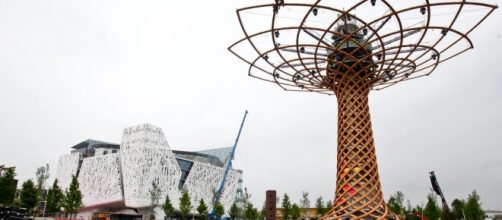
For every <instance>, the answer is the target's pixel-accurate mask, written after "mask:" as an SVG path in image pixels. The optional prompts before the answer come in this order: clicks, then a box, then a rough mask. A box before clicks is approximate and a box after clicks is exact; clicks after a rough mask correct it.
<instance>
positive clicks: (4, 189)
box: [0, 167, 17, 205]
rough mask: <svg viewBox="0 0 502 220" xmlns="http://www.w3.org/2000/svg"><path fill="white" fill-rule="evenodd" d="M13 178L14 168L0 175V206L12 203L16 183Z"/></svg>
mask: <svg viewBox="0 0 502 220" xmlns="http://www.w3.org/2000/svg"><path fill="white" fill-rule="evenodd" d="M0 172H2V171H0ZM15 176H16V171H15V168H14V167H9V168H7V169H4V170H3V172H2V173H0V205H10V204H12V203H13V202H14V198H15V196H16V187H17V186H16V185H17V181H16V180H15V179H14V177H15Z"/></svg>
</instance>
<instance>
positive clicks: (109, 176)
mask: <svg viewBox="0 0 502 220" xmlns="http://www.w3.org/2000/svg"><path fill="white" fill-rule="evenodd" d="M120 176H121V174H120V156H119V154H118V153H114V154H108V155H102V156H94V157H89V158H85V159H84V160H83V161H82V167H80V172H79V175H78V182H79V185H80V186H79V187H80V190H81V191H82V192H83V194H84V197H83V198H82V202H83V204H84V206H87V207H89V206H97V205H100V204H108V203H113V202H120V201H122V200H123V199H124V197H123V196H122V189H121V187H122V180H121V177H120Z"/></svg>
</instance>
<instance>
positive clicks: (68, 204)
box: [63, 176, 82, 214]
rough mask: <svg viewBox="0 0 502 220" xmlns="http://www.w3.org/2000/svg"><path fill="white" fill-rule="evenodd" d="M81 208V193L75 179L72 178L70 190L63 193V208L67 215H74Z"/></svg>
mask: <svg viewBox="0 0 502 220" xmlns="http://www.w3.org/2000/svg"><path fill="white" fill-rule="evenodd" d="M81 207H82V192H80V190H79V184H78V180H77V177H75V176H72V179H71V183H70V188H69V189H68V190H66V192H65V199H64V202H63V208H64V210H65V212H67V213H69V214H76V213H77V210H78V209H79V208H81Z"/></svg>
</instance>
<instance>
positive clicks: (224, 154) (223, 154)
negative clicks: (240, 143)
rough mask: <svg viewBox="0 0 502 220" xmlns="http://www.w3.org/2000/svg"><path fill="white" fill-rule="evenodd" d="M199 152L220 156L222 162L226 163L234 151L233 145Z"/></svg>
mask: <svg viewBox="0 0 502 220" xmlns="http://www.w3.org/2000/svg"><path fill="white" fill-rule="evenodd" d="M197 152H199V153H203V154H208V155H212V156H215V157H218V158H219V159H220V160H221V162H223V163H226V162H227V159H228V157H229V156H230V154H231V153H232V147H221V148H213V149H208V150H201V151H197Z"/></svg>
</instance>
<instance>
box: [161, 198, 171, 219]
mask: <svg viewBox="0 0 502 220" xmlns="http://www.w3.org/2000/svg"><path fill="white" fill-rule="evenodd" d="M162 210H163V211H164V214H165V215H166V217H167V218H168V219H169V218H171V216H173V214H174V207H173V204H172V203H171V200H170V199H169V194H167V195H166V199H165V200H164V204H163V205H162Z"/></svg>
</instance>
